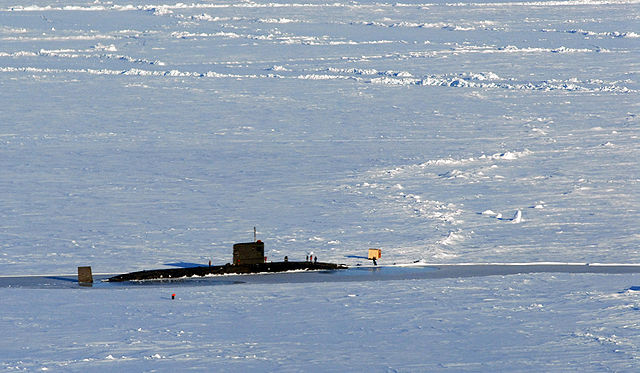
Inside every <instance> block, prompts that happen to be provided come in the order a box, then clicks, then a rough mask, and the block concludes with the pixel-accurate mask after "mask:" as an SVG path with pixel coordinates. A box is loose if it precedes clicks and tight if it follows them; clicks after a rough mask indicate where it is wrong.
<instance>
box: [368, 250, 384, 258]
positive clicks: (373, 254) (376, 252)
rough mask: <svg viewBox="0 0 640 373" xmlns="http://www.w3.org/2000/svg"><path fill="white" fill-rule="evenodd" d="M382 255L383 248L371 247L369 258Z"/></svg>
mask: <svg viewBox="0 0 640 373" xmlns="http://www.w3.org/2000/svg"><path fill="white" fill-rule="evenodd" d="M381 256H382V250H380V249H369V259H380V257H381Z"/></svg>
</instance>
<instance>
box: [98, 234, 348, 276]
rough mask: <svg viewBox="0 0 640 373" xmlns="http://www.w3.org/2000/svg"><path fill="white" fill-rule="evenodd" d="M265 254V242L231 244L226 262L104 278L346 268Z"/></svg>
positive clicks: (341, 265)
mask: <svg viewBox="0 0 640 373" xmlns="http://www.w3.org/2000/svg"><path fill="white" fill-rule="evenodd" d="M266 259H267V258H266V257H265V256H264V242H262V241H260V240H257V241H255V242H244V243H237V244H234V245H233V263H227V264H225V265H218V266H212V265H208V266H206V265H204V266H199V267H189V268H170V269H152V270H146V271H137V272H130V273H124V274H121V275H117V276H113V277H110V278H108V279H106V281H108V282H123V281H144V280H166V279H178V278H187V277H204V276H215V275H239V274H257V273H277V272H287V271H322V270H338V269H347V268H348V267H347V266H346V265H344V264H335V263H323V262H318V261H311V260H307V261H304V262H290V261H289V260H288V258H287V257H285V259H284V261H282V262H267V260H266Z"/></svg>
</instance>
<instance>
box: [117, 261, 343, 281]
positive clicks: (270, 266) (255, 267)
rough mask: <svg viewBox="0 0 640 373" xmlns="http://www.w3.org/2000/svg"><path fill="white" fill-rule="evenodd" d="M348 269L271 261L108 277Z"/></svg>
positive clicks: (135, 278) (130, 278)
mask: <svg viewBox="0 0 640 373" xmlns="http://www.w3.org/2000/svg"><path fill="white" fill-rule="evenodd" d="M335 269H347V266H345V265H343V264H334V263H321V262H317V263H313V262H271V263H255V264H235V265H230V264H227V265H223V266H201V267H191V268H170V269H153V270H148V271H138V272H131V273H125V274H122V275H117V276H113V277H110V278H109V279H107V281H109V282H122V281H143V280H163V279H170V278H183V277H194V276H196V277H203V276H211V275H229V274H232V275H237V274H252V273H274V272H286V271H322V270H335Z"/></svg>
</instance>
